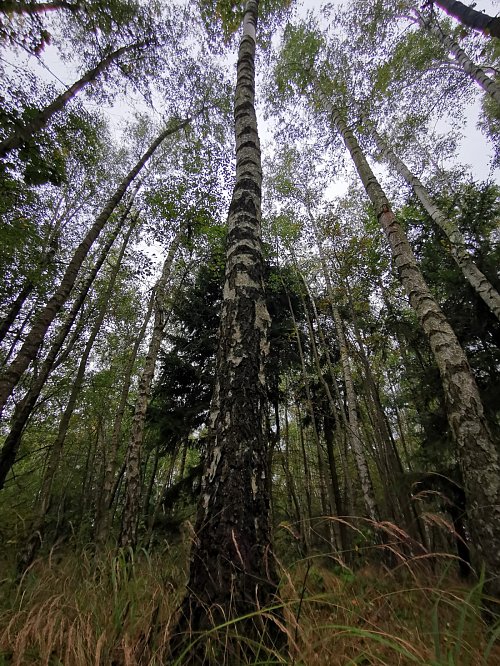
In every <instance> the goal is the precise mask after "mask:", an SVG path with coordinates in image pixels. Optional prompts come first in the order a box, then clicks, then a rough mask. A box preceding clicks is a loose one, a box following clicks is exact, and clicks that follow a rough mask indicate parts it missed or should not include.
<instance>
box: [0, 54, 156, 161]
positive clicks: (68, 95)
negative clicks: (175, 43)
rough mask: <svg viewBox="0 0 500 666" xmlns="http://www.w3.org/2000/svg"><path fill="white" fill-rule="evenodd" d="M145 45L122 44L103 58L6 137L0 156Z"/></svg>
mask: <svg viewBox="0 0 500 666" xmlns="http://www.w3.org/2000/svg"><path fill="white" fill-rule="evenodd" d="M143 46H145V44H144V43H141V44H130V45H129V46H122V47H121V48H119V49H117V50H116V51H113V53H110V54H109V55H108V56H106V57H105V58H103V60H101V62H100V63H99V64H98V65H97V66H96V67H94V68H93V69H91V70H89V71H88V72H87V73H86V74H85V75H84V76H82V77H81V79H79V80H78V81H75V83H73V85H71V86H70V87H69V88H68V89H67V90H65V91H64V92H63V93H61V94H60V95H58V96H57V97H56V98H55V100H54V101H53V102H51V103H50V104H49V105H48V106H46V107H45V108H44V109H42V110H41V111H39V112H38V113H37V114H36V115H35V116H34V117H32V118H31V120H30V122H29V123H26V124H25V125H23V126H22V127H18V128H17V129H16V130H15V131H14V132H13V133H12V134H11V135H10V136H8V137H7V138H6V139H4V140H3V141H2V142H1V143H0V158H2V157H5V156H6V155H8V153H10V152H11V151H12V150H15V149H16V148H20V147H21V146H22V145H24V144H25V143H27V142H28V141H29V140H30V139H31V137H32V136H33V135H34V134H35V133H36V132H39V131H40V130H41V129H43V128H44V127H45V126H46V125H47V123H48V122H49V120H50V119H51V118H52V116H54V114H56V113H57V112H58V111H61V110H62V109H64V107H65V106H66V104H67V103H68V102H69V101H70V100H72V99H73V98H74V97H75V96H76V95H77V94H78V93H79V92H80V90H82V89H83V88H85V86H86V85H88V84H89V83H92V82H94V81H95V80H96V79H97V78H98V76H99V75H100V74H101V73H102V72H104V71H105V70H106V69H107V68H108V67H109V66H110V65H111V64H112V63H113V62H115V61H116V60H118V58H120V56H122V55H123V54H124V53H128V52H129V51H132V50H133V49H137V48H141V47H143Z"/></svg>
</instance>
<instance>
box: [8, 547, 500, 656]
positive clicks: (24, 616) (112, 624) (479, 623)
mask: <svg viewBox="0 0 500 666" xmlns="http://www.w3.org/2000/svg"><path fill="white" fill-rule="evenodd" d="M125 555H126V554H125ZM186 562H187V553H186V549H185V548H183V547H182V546H180V547H179V548H178V549H176V550H172V549H171V550H169V551H168V552H163V553H157V554H155V555H154V556H149V555H147V554H146V553H144V552H140V553H138V554H137V555H136V559H135V561H133V562H132V563H127V557H126V556H124V555H123V554H122V555H120V556H118V557H112V556H111V555H110V554H106V555H103V556H100V557H99V558H96V557H94V556H93V555H92V554H91V553H90V552H83V553H81V554H79V555H78V556H76V555H74V554H73V555H69V554H68V555H64V554H60V555H58V556H57V558H56V557H54V556H52V557H49V558H46V559H44V560H39V561H37V562H36V563H35V564H34V565H33V566H32V567H31V569H30V570H29V571H28V572H27V573H26V575H25V576H24V577H23V579H22V580H21V581H20V582H14V581H10V580H4V581H3V582H2V583H1V587H2V597H3V601H2V606H1V607H0V608H1V612H0V666H3V665H4V664H5V665H7V664H8V665H9V666H10V665H12V666H21V665H25V664H37V665H38V664H40V665H46V666H61V665H64V666H100V665H102V666H112V665H113V666H155V665H160V664H168V663H170V662H169V661H168V656H167V655H168V640H169V636H170V632H171V631H172V626H173V623H174V620H175V610H176V608H177V606H178V603H179V600H180V598H181V595H182V591H183V585H184V581H185V574H186V571H185V568H186ZM443 568H444V565H443ZM480 592H481V590H480V586H476V588H474V587H471V586H466V585H464V584H462V583H459V582H458V581H457V580H456V579H455V578H454V577H453V576H451V575H444V574H441V575H440V576H439V575H438V574H437V573H435V572H432V570H431V568H430V567H428V566H427V564H426V563H425V562H422V561H421V560H418V561H417V562H416V563H414V565H412V563H406V566H404V567H400V568H399V569H397V570H396V571H392V572H391V571H389V570H388V569H386V568H385V567H382V566H375V565H372V566H365V567H363V568H361V569H360V570H358V571H356V572H355V573H353V572H351V571H350V570H349V569H347V568H345V567H340V566H338V565H337V564H336V563H335V562H333V560H328V559H327V558H325V557H324V556H322V557H318V558H316V559H315V558H312V559H308V560H304V561H301V562H299V563H297V564H295V565H293V566H291V567H288V568H284V567H283V568H282V584H281V587H280V595H281V600H280V602H279V603H282V608H283V619H282V620H279V619H278V620H277V621H278V622H281V624H282V629H283V631H284V632H286V635H287V639H288V652H286V651H285V652H284V653H283V654H282V655H281V656H280V655H274V656H273V655H272V654H269V656H268V658H267V659H264V660H262V659H261V660H260V661H259V662H258V663H261V664H264V663H266V664H277V663H281V664H290V665H295V666H313V665H314V666H323V665H328V666H330V665H331V666H337V665H338V666H345V665H348V664H350V665H352V666H354V665H356V664H357V665H364V666H372V665H375V664H380V665H385V666H406V665H407V664H408V665H410V664H420V665H421V666H424V665H428V666H497V665H498V664H500V649H499V647H498V646H497V645H495V628H494V627H491V626H487V625H486V624H485V623H484V622H483V620H482V619H481V608H480V597H481V594H480ZM263 614H264V612H263ZM228 631H237V623H231V624H230V625H229V626H228V627H224V628H223V629H221V630H220V631H219V633H218V634H217V632H215V633H213V634H212V637H211V640H214V637H216V638H215V640H218V641H219V645H220V641H221V640H224V635H227V632H228ZM224 632H226V634H225V633H224ZM489 641H490V643H491V645H490V646H488V642H489ZM179 663H180V662H179ZM255 663H257V662H255Z"/></svg>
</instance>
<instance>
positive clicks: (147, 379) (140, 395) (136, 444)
mask: <svg viewBox="0 0 500 666" xmlns="http://www.w3.org/2000/svg"><path fill="white" fill-rule="evenodd" d="M183 235H184V227H183V226H182V227H181V228H180V229H179V231H178V232H177V234H176V236H175V238H174V239H173V241H172V243H171V245H170V248H169V251H168V254H167V257H166V259H165V263H164V264H163V270H162V274H161V277H160V279H159V280H158V282H157V284H156V287H155V305H154V310H155V315H154V325H153V333H152V335H151V340H150V342H149V348H148V353H147V355H146V362H145V364H144V368H143V371H142V374H141V378H140V380H139V387H138V392H137V400H136V403H135V410H134V416H133V419H132V432H131V434H130V441H129V444H128V448H127V457H126V468H125V474H126V477H125V478H126V483H125V505H124V507H123V515H122V529H121V533H120V539H119V543H120V546H121V547H122V548H135V546H136V545H137V527H138V522H139V518H140V511H141V449H142V442H143V439H144V424H145V421H146V411H147V408H148V404H149V398H150V395H151V385H152V382H153V377H154V373H155V368H156V360H157V358H158V353H159V351H160V346H161V342H162V340H163V336H164V332H165V324H166V321H165V317H166V312H167V286H168V283H169V280H170V275H171V271H172V263H173V261H174V259H175V255H176V254H177V250H178V249H179V245H180V243H181V240H182V237H183Z"/></svg>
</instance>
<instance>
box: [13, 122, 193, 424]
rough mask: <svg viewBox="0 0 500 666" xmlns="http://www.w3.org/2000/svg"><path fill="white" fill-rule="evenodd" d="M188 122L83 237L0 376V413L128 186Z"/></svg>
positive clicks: (146, 157)
mask: <svg viewBox="0 0 500 666" xmlns="http://www.w3.org/2000/svg"><path fill="white" fill-rule="evenodd" d="M190 122H191V119H189V118H188V119H186V120H183V121H182V122H178V123H176V124H175V125H174V127H172V128H168V129H166V130H164V131H163V132H162V133H161V134H160V135H159V136H158V137H157V138H156V139H155V141H153V143H152V144H151V145H150V147H149V148H148V150H147V151H146V152H145V153H144V155H143V156H142V157H141V159H140V160H139V161H138V162H137V164H136V165H135V166H134V167H133V169H132V170H131V171H130V172H129V173H128V174H127V176H126V177H125V178H124V180H123V181H122V182H121V183H120V185H119V186H118V188H117V189H116V191H115V193H114V194H113V195H112V196H111V197H110V199H108V201H107V202H106V204H105V206H104V208H103V209H102V211H101V213H100V215H99V216H98V217H97V219H96V220H95V222H94V224H93V225H92V227H91V228H90V229H89V231H88V232H87V234H86V235H85V238H84V239H83V240H82V241H81V243H80V244H79V246H78V247H77V249H76V251H75V253H74V255H73V257H72V258H71V260H70V262H69V264H68V267H67V269H66V271H65V273H64V276H63V278H62V280H61V283H60V285H59V287H58V288H57V289H56V291H55V293H54V295H53V296H52V297H51V298H50V299H49V301H48V303H47V305H46V306H45V307H44V308H42V310H41V311H40V313H39V314H38V316H37V317H36V319H35V321H34V323H33V326H32V328H31V331H30V332H29V334H28V336H27V337H26V340H25V341H24V344H23V346H22V347H21V349H20V350H19V353H18V354H17V356H16V358H15V359H14V360H13V361H12V363H11V364H10V365H9V366H8V367H7V368H6V369H5V370H4V371H3V372H2V374H1V375H0V412H1V410H3V407H4V406H5V403H6V402H7V400H8V398H9V396H10V395H11V393H12V391H13V390H14V388H15V387H16V385H17V383H18V382H19V380H20V379H21V377H22V375H23V373H24V371H25V370H26V368H27V367H28V365H29V364H30V362H31V361H33V360H34V359H35V357H36V355H37V353H38V351H39V349H40V346H41V345H42V342H43V339H44V337H45V334H46V332H47V330H48V328H49V326H50V325H51V323H52V322H53V321H54V319H55V317H56V316H57V314H58V313H59V312H60V310H61V308H62V307H63V305H64V303H65V302H66V301H67V299H68V297H69V295H70V293H71V291H72V289H73V287H74V284H75V281H76V279H77V277H78V273H79V271H80V268H81V266H82V264H83V261H84V260H85V258H86V256H87V255H88V253H89V251H90V248H91V246H92V245H93V243H94V241H95V240H96V238H97V237H98V236H99V234H100V233H101V231H102V229H103V227H104V225H105V224H106V222H107V221H108V220H109V218H110V216H111V214H112V213H113V211H114V210H115V208H116V206H117V205H118V204H119V203H120V201H121V200H122V198H123V196H124V195H125V192H126V191H127V189H128V188H129V186H130V184H131V183H132V181H133V180H134V178H135V177H136V176H137V175H138V173H139V172H140V171H141V169H142V168H143V167H144V165H145V164H146V162H147V161H148V160H149V158H150V157H151V156H152V155H153V153H154V152H155V151H156V149H157V148H158V147H159V146H160V144H161V143H162V142H163V141H164V140H165V139H166V138H167V137H169V136H171V135H172V134H175V133H176V132H178V131H179V130H181V129H183V128H184V127H186V126H187V125H188V124H189V123H190Z"/></svg>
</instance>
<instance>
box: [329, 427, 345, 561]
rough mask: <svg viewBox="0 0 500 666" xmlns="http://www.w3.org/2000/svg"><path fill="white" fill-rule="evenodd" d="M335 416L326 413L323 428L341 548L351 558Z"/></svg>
mask: <svg viewBox="0 0 500 666" xmlns="http://www.w3.org/2000/svg"><path fill="white" fill-rule="evenodd" d="M332 422H333V417H332V416H330V415H329V414H325V417H324V420H323V430H324V432H325V442H326V453H327V456H328V467H329V469H330V478H331V480H332V484H331V485H332V491H333V496H334V498H335V506H336V509H337V514H336V515H337V516H338V517H339V518H340V519H341V520H340V522H339V524H338V531H339V535H340V544H341V550H342V552H343V554H344V553H345V556H347V558H349V555H348V550H349V548H350V543H351V540H350V539H349V534H348V531H347V525H346V523H345V518H344V516H345V514H346V512H345V509H344V502H343V501H342V495H341V494H340V482H339V475H338V472H337V463H336V462H335V452H334V436H333V423H332Z"/></svg>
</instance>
